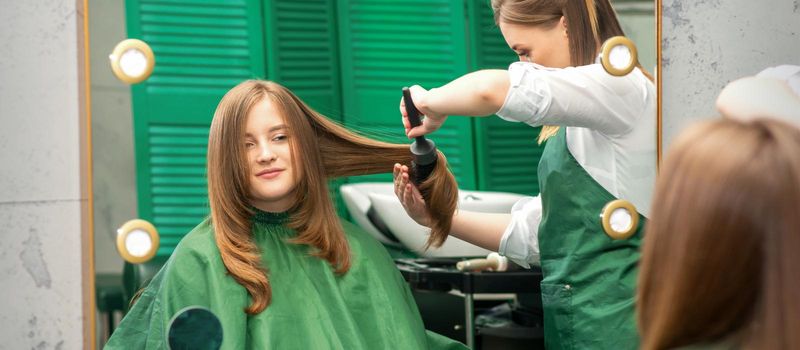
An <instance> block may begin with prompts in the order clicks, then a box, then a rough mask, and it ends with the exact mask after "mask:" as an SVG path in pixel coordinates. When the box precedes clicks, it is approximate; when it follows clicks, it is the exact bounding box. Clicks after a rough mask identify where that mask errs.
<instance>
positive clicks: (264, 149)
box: [258, 145, 278, 162]
mask: <svg viewBox="0 0 800 350" xmlns="http://www.w3.org/2000/svg"><path fill="white" fill-rule="evenodd" d="M276 158H278V155H277V154H275V152H273V151H272V149H270V148H269V145H263V146H261V149H260V152H258V161H259V162H271V161H273V160H275V159H276Z"/></svg>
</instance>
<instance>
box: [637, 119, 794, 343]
mask: <svg viewBox="0 0 800 350" xmlns="http://www.w3.org/2000/svg"><path fill="white" fill-rule="evenodd" d="M798 152H800V129H796V128H794V127H792V126H790V125H789V124H786V123H783V122H780V121H776V120H769V119H758V120H752V121H737V120H732V119H721V120H714V121H709V122H704V123H702V124H701V125H697V126H695V127H693V128H691V129H689V130H687V131H686V132H685V133H683V134H681V136H680V137H679V138H678V139H677V140H676V141H675V142H674V143H673V146H672V149H671V151H670V153H669V154H668V156H667V157H666V159H665V161H664V165H663V167H662V169H663V170H662V171H661V173H660V174H659V178H658V181H657V182H658V183H657V186H656V193H655V197H654V199H653V210H652V214H653V215H652V217H651V218H652V219H651V220H650V221H649V222H648V223H647V227H646V230H645V232H646V235H645V239H644V248H643V254H642V262H641V270H640V273H639V286H638V302H637V308H638V320H639V328H640V330H641V333H642V348H643V349H648V350H649V349H668V348H674V347H679V346H684V345H689V344H697V343H706V342H713V341H717V340H720V339H722V338H726V337H731V339H733V340H734V341H737V342H740V345H742V347H744V348H754V349H800V332H798V330H800V298H798V296H799V295H800V269H799V268H798V266H800V258H798V256H799V255H798V252H799V251H800V206H798V203H800V157H798Z"/></svg>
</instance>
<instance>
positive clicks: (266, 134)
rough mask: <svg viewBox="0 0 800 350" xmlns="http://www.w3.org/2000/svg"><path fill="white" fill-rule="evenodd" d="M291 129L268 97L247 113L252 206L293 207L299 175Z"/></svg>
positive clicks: (277, 209) (278, 209)
mask: <svg viewBox="0 0 800 350" xmlns="http://www.w3.org/2000/svg"><path fill="white" fill-rule="evenodd" d="M290 137H291V133H290V130H289V129H288V127H287V125H286V124H285V122H284V118H283V116H282V115H281V114H280V113H279V111H278V110H277V109H276V108H275V106H274V103H273V102H272V101H271V100H270V99H269V98H265V99H262V100H261V101H260V102H258V103H256V104H255V105H254V106H253V108H252V109H250V112H249V113H248V114H247V125H246V126H245V138H244V144H245V150H246V153H247V162H248V164H249V168H250V172H249V174H248V175H249V178H250V198H251V201H252V204H253V206H255V207H256V208H258V209H261V210H263V211H268V212H283V211H286V210H288V209H289V208H291V207H292V205H293V204H294V201H295V197H294V191H295V188H296V187H297V178H296V177H295V176H294V175H295V174H294V171H293V169H292V150H291V146H290V144H289V138H290Z"/></svg>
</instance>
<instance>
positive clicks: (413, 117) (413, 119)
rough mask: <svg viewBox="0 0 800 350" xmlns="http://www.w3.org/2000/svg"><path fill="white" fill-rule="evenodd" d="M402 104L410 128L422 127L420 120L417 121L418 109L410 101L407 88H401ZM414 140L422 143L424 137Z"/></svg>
mask: <svg viewBox="0 0 800 350" xmlns="http://www.w3.org/2000/svg"><path fill="white" fill-rule="evenodd" d="M403 102H405V104H406V114H407V115H408V122H409V123H410V124H411V127H412V128H416V127H418V126H420V125H422V120H420V119H419V109H417V106H415V105H414V101H413V100H412V99H411V90H409V89H408V88H407V87H404V88H403ZM415 140H416V141H417V142H421V141H424V140H425V136H417V137H416V138H415Z"/></svg>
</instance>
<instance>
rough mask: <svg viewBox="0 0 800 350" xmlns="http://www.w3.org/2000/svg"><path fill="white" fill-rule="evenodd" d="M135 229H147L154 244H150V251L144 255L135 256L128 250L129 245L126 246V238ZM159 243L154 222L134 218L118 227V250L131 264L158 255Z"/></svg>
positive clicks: (139, 262)
mask: <svg viewBox="0 0 800 350" xmlns="http://www.w3.org/2000/svg"><path fill="white" fill-rule="evenodd" d="M135 230H142V231H145V232H147V234H148V235H149V236H150V241H151V242H152V245H151V246H150V251H149V252H147V254H145V255H144V256H135V255H133V254H131V253H130V252H129V251H128V249H127V247H125V239H126V238H127V237H128V234H130V233H131V232H133V231H135ZM158 245H159V236H158V231H156V228H155V226H153V224H151V223H149V222H147V221H145V220H141V219H133V220H130V221H128V222H126V223H124V224H122V226H120V228H119V229H117V251H118V252H119V255H120V256H122V258H123V259H125V261H127V262H129V263H131V264H141V263H143V262H146V261H148V260H150V259H152V258H153V257H154V256H155V255H156V251H157V250H158Z"/></svg>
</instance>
